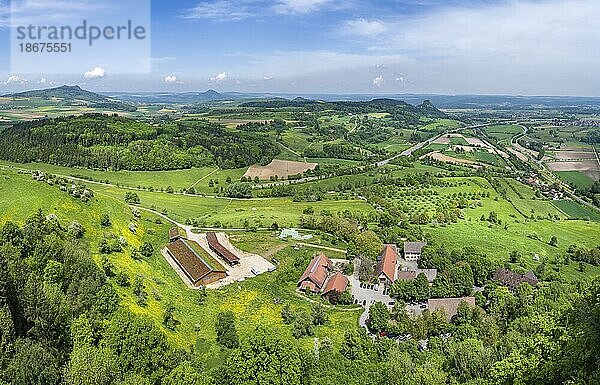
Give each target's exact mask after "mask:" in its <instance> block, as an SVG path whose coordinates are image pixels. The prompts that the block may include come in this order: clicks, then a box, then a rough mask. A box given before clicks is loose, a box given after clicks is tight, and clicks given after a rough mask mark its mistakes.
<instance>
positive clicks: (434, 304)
mask: <svg viewBox="0 0 600 385" xmlns="http://www.w3.org/2000/svg"><path fill="white" fill-rule="evenodd" d="M461 302H466V303H467V305H469V306H470V307H475V297H459V298H431V299H429V300H428V301H427V309H429V311H430V312H432V313H433V312H434V311H436V310H442V311H443V312H444V314H445V315H446V318H447V319H448V321H450V319H451V318H452V317H454V316H455V315H456V312H457V310H458V305H460V303H461Z"/></svg>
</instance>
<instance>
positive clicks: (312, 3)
mask: <svg viewBox="0 0 600 385" xmlns="http://www.w3.org/2000/svg"><path fill="white" fill-rule="evenodd" d="M329 2H330V0H280V1H279V2H278V3H277V4H275V5H274V6H273V10H274V11H275V12H277V13H283V14H305V13H311V12H314V11H317V10H319V9H320V8H322V7H323V6H324V5H326V4H327V3H329Z"/></svg>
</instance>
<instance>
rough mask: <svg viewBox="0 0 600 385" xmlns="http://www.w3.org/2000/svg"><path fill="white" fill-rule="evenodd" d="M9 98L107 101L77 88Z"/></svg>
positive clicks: (43, 91) (44, 90) (13, 95)
mask: <svg viewBox="0 0 600 385" xmlns="http://www.w3.org/2000/svg"><path fill="white" fill-rule="evenodd" d="M6 97H9V98H41V99H50V98H59V99H69V100H84V101H88V102H106V101H108V100H109V99H108V98H107V97H106V96H102V95H100V94H97V93H95V92H91V91H87V90H84V89H82V88H81V87H79V86H67V85H64V86H60V87H56V88H47V89H43V90H32V91H25V92H19V93H16V94H9V95H6Z"/></svg>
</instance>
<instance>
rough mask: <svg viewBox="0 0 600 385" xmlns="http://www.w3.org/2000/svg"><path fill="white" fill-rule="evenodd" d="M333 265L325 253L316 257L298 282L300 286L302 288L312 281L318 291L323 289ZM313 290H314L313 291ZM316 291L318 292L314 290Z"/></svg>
mask: <svg viewBox="0 0 600 385" xmlns="http://www.w3.org/2000/svg"><path fill="white" fill-rule="evenodd" d="M332 267H333V263H332V262H331V260H330V259H329V258H327V256H326V255H325V254H323V253H319V254H318V255H316V256H315V257H314V258H313V259H312V260H311V261H310V263H309V264H308V267H307V268H306V270H305V271H304V273H303V274H302V276H301V277H300V279H299V280H298V285H300V287H301V288H302V285H304V282H305V281H307V280H308V281H310V282H312V283H313V284H314V286H315V287H316V289H317V291H318V290H320V289H321V288H322V287H323V284H324V283H325V279H326V278H327V272H328V270H331V268H332ZM311 290H312V289H311ZM313 291H316V290H313Z"/></svg>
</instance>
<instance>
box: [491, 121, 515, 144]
mask: <svg viewBox="0 0 600 385" xmlns="http://www.w3.org/2000/svg"><path fill="white" fill-rule="evenodd" d="M483 130H484V131H485V133H486V135H487V136H489V137H490V138H494V139H496V140H497V141H498V142H503V143H508V142H509V141H510V139H511V138H512V137H513V136H515V135H517V134H519V133H521V132H523V129H522V128H521V127H519V126H515V125H496V126H488V127H485V128H484V129H483Z"/></svg>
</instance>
